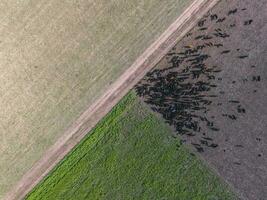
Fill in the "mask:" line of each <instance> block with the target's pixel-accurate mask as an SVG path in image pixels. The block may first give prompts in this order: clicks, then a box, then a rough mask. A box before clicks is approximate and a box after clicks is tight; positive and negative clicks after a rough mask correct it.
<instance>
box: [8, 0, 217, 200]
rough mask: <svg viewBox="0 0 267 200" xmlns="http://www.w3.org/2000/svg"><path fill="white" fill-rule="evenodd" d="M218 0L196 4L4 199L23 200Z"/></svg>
mask: <svg viewBox="0 0 267 200" xmlns="http://www.w3.org/2000/svg"><path fill="white" fill-rule="evenodd" d="M217 2H218V0H201V1H200V0H196V1H195V2H194V3H193V4H192V5H191V6H190V7H189V8H188V9H187V10H186V11H185V12H184V13H183V14H182V15H181V16H180V17H179V18H178V19H177V20H176V21H175V22H174V23H173V24H172V25H171V26H170V27H169V28H168V29H167V30H166V31H165V32H164V33H163V34H162V35H161V36H160V37H159V39H158V40H157V41H156V42H154V43H153V44H152V45H151V46H150V47H149V48H148V49H147V50H146V51H145V52H144V53H143V54H142V55H141V56H140V57H139V58H138V59H137V60H136V61H135V62H134V63H133V65H132V66H131V67H130V68H129V69H128V70H126V71H125V73H124V74H123V75H122V76H121V77H120V78H119V79H118V80H117V81H116V82H115V83H114V84H113V85H111V87H110V88H109V89H108V90H107V91H106V93H105V94H104V95H103V96H102V97H101V98H99V99H98V100H97V101H96V102H95V103H94V104H93V105H92V106H90V107H89V108H88V109H87V110H86V111H85V112H84V113H83V114H82V115H81V116H80V117H79V118H78V119H77V121H76V122H74V123H73V125H72V126H71V127H70V128H69V129H68V130H67V131H66V132H65V133H64V134H63V135H62V137H61V138H60V139H59V140H58V141H57V142H56V143H55V144H54V145H53V146H52V147H51V148H50V149H49V150H48V151H47V152H46V153H45V154H44V156H43V157H42V159H41V160H39V161H38V162H37V163H36V164H35V165H34V166H33V167H32V168H31V170H29V172H28V173H26V174H25V175H24V177H23V178H22V179H21V180H20V181H19V182H18V184H17V185H16V186H15V187H14V188H13V189H12V190H11V191H10V192H9V193H8V194H7V195H6V196H5V198H4V199H9V200H10V199H22V198H23V197H24V196H25V195H26V194H27V193H28V192H29V191H30V190H31V189H32V188H33V187H34V186H35V185H36V184H38V182H39V181H40V180H42V178H43V177H44V176H46V175H47V174H48V173H49V171H50V170H51V169H52V168H53V167H54V166H55V165H56V164H57V163H58V162H59V161H60V160H61V159H62V158H64V156H65V155H66V154H67V153H68V152H70V150H71V149H72V148H73V147H74V146H75V145H76V144H77V143H78V142H79V141H81V139H82V138H83V137H84V136H85V135H86V134H87V133H88V132H89V131H90V130H91V129H92V128H93V127H94V126H95V125H96V124H97V122H98V121H99V120H101V118H102V117H104V116H105V115H106V114H107V113H108V112H109V111H110V110H111V109H112V107H113V106H114V105H115V104H116V103H117V102H118V101H119V100H120V99H121V98H122V97H123V96H124V95H125V94H126V93H127V92H128V91H129V90H130V89H131V88H132V87H133V86H134V85H135V84H136V83H137V82H138V81H139V80H140V79H141V78H142V77H143V76H144V75H145V74H146V73H147V72H148V71H149V70H150V69H151V68H153V67H154V66H155V64H156V63H157V62H159V61H160V59H161V58H162V57H163V56H164V55H165V54H166V53H167V52H168V50H169V49H170V48H171V47H172V46H173V45H174V44H175V43H176V42H177V41H178V40H180V39H181V38H182V37H183V36H184V35H185V34H186V33H187V32H188V31H189V30H190V29H191V28H192V27H193V25H194V24H195V23H196V21H197V20H198V19H200V18H201V17H202V16H203V15H204V14H205V13H206V12H207V11H208V10H209V9H210V8H211V7H213V6H214V5H215V4H216V3H217Z"/></svg>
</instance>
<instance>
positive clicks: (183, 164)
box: [27, 92, 235, 200]
mask: <svg viewBox="0 0 267 200" xmlns="http://www.w3.org/2000/svg"><path fill="white" fill-rule="evenodd" d="M27 199H28V200H37V199H49V200H51V199H57V200H58V199H64V200H68V199H70V200H73V199H75V200H80V199H81V200H82V199H94V200H95V199H116V200H118V199H123V200H126V199H168V200H169V199H179V200H202V199H203V200H219V199H222V200H227V199H235V197H234V195H233V194H232V193H231V192H230V191H229V190H228V189H227V186H225V185H224V184H223V183H221V182H220V180H219V178H218V177H216V176H215V175H214V174H213V173H211V172H210V171H209V170H208V169H207V167H205V166H204V165H203V164H202V163H201V161H200V160H199V159H198V158H197V157H195V156H193V155H191V154H190V151H189V150H188V149H186V148H185V147H184V146H181V145H180V143H179V140H178V139H174V138H173V137H171V129H170V128H169V127H168V126H167V125H166V124H164V122H163V121H162V120H161V119H159V118H157V117H156V116H155V115H154V114H153V113H151V112H150V110H149V109H148V108H147V107H145V105H144V104H143V103H142V102H140V101H139V100H138V99H137V98H136V96H135V94H134V93H133V92H132V93H130V94H129V95H127V96H126V97H125V98H124V99H123V100H122V101H121V102H120V103H119V104H118V105H117V106H116V107H115V108H114V109H113V110H112V112H110V113H109V114H108V115H107V116H106V117H105V118H104V119H103V120H102V121H101V122H100V123H99V124H98V125H97V126H96V128H95V129H94V130H92V131H91V133H90V134H88V136H87V137H86V138H85V139H84V140H83V141H82V142H81V143H80V144H79V145H78V146H77V147H76V148H75V149H74V150H73V151H72V152H71V153H70V154H69V155H68V156H66V158H65V159H64V160H62V162H61V163H60V164H59V165H58V166H57V167H56V168H55V169H54V170H53V171H52V172H51V173H50V174H49V176H48V177H46V179H45V180H43V181H42V182H41V183H40V184H39V185H38V186H37V187H36V188H35V189H34V190H33V191H32V192H31V193H30V194H29V195H28V197H27Z"/></svg>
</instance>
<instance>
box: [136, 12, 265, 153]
mask: <svg viewBox="0 0 267 200" xmlns="http://www.w3.org/2000/svg"><path fill="white" fill-rule="evenodd" d="M245 10H246V8H243V9H239V10H238V9H237V8H235V9H232V10H230V11H229V12H228V13H226V15H225V16H223V17H219V15H217V14H208V15H206V16H205V17H204V18H203V19H201V20H200V21H199V22H198V24H197V26H196V27H195V28H194V29H193V30H192V31H191V32H189V33H188V34H187V35H186V36H185V38H184V39H183V40H184V43H189V44H190V45H183V46H181V45H180V46H179V44H180V43H179V44H178V45H177V46H175V47H174V48H173V49H172V50H171V51H170V52H169V53H168V54H167V55H166V56H165V58H164V59H163V60H162V61H161V62H160V63H159V65H158V66H157V67H156V68H155V69H154V70H152V71H151V72H149V73H148V74H147V75H146V76H145V78H144V79H143V80H142V81H140V82H139V84H138V85H137V86H136V88H135V89H136V92H137V94H138V95H139V96H140V97H141V98H142V99H143V100H144V101H145V102H146V103H147V104H149V105H150V107H151V109H152V110H153V111H155V112H158V113H160V114H161V115H162V116H163V118H164V119H165V120H166V122H167V123H168V124H170V125H171V126H173V127H174V128H175V130H176V132H177V134H180V135H183V136H188V137H194V136H196V135H199V134H201V139H200V140H199V142H198V143H191V144H192V145H193V146H194V147H195V148H196V150H197V151H198V152H200V153H201V152H203V151H204V147H205V148H206V147H208V148H217V147H218V144H216V143H215V142H214V141H213V138H211V137H208V136H207V135H206V130H210V131H214V132H218V131H220V128H219V127H218V126H217V125H216V119H215V118H216V117H215V116H210V114H209V111H210V106H211V105H213V106H214V103H216V106H222V104H225V103H228V104H232V106H235V109H236V112H234V113H228V114H226V113H221V115H222V116H223V117H227V118H228V119H229V120H237V119H238V115H244V114H246V109H245V107H244V106H242V103H241V102H239V100H237V99H230V100H228V102H218V101H214V100H215V99H217V100H218V99H219V98H220V95H224V93H225V91H219V92H218V91H217V90H216V88H217V86H218V83H219V84H223V78H222V77H220V73H221V71H222V70H223V69H222V68H221V67H220V66H216V65H211V63H212V62H210V60H212V59H213V57H212V56H211V55H209V52H216V54H220V56H224V55H227V54H230V53H231V51H232V49H225V47H224V40H225V39H228V38H230V37H231V35H230V33H228V30H229V29H232V28H234V27H235V26H236V24H235V23H230V24H229V22H228V24H227V29H225V27H226V26H225V25H224V26H223V27H224V28H222V27H220V24H223V23H227V22H226V21H227V18H228V17H232V16H233V15H235V14H237V13H238V12H243V11H245ZM252 23H253V20H252V19H245V20H244V21H243V25H244V26H249V25H250V24H252ZM214 27H216V28H214ZM211 28H212V30H211ZM223 29H224V30H223ZM182 42H183V41H182ZM233 48H235V49H234V51H235V52H239V54H238V55H237V56H236V59H240V60H243V59H246V58H247V57H248V56H249V55H248V53H247V54H244V51H240V49H237V48H236V47H233ZM241 52H242V53H241ZM251 67H252V68H255V66H251ZM260 79H261V77H260V76H253V78H252V80H251V81H260ZM242 81H244V82H246V81H250V80H248V79H247V78H243V79H242ZM232 84H235V81H233V82H232ZM254 92H257V91H256V90H255V91H254ZM182 142H183V140H182ZM184 142H186V140H185V141H184Z"/></svg>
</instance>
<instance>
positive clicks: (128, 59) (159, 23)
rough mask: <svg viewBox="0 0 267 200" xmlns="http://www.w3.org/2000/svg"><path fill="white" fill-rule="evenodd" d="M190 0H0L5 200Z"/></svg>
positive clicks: (0, 175) (1, 187)
mask: <svg viewBox="0 0 267 200" xmlns="http://www.w3.org/2000/svg"><path fill="white" fill-rule="evenodd" d="M190 3H192V0H169V1H161V0H141V1H140V0H138V1H137V0H133V1H125V0H116V1H114V0H100V1H97V0H88V1H85V0H69V1H60V0H39V1H34V0H23V1H19V0H1V1H0V70H1V74H0V95H1V98H0V127H1V132H0V139H1V145H0V169H1V171H0V199H1V197H2V196H3V195H4V193H6V192H7V191H8V190H9V189H10V188H11V187H12V186H13V185H14V184H15V183H16V182H17V181H18V180H19V179H20V178H21V177H22V176H23V174H24V173H25V172H27V171H28V170H29V169H30V167H31V166H32V165H33V164H34V163H35V162H36V161H37V160H39V159H40V157H41V156H42V155H43V153H44V151H45V150H47V149H48V148H49V147H50V146H51V145H52V144H53V143H55V141H56V140H57V139H58V138H59V137H60V134H62V133H63V132H64V130H65V129H66V128H67V127H68V126H70V125H71V123H72V122H73V121H74V120H75V119H77V117H78V116H79V115H80V114H81V113H82V111H83V110H84V109H85V108H86V107H88V105H90V104H91V103H92V102H94V101H95V100H96V99H97V98H98V97H99V96H100V95H101V94H103V92H104V91H105V90H106V89H107V87H108V86H109V85H110V84H111V83H112V82H113V81H114V80H115V79H116V78H117V77H118V76H119V75H120V74H122V72H123V71H124V70H125V69H127V68H128V67H129V66H130V65H131V64H132V63H133V61H134V60H135V59H136V58H137V57H138V56H139V55H140V54H141V53H142V52H143V51H144V50H145V49H146V47H148V46H149V44H151V43H152V42H153V41H155V39H156V38H157V37H158V36H159V35H160V34H161V33H162V32H163V31H164V30H165V29H166V28H167V27H168V26H169V25H170V24H171V23H172V22H173V21H174V20H175V19H176V18H177V17H178V16H179V15H180V14H181V13H182V11H183V10H184V9H185V8H186V7H187V6H188V5H189V4H190Z"/></svg>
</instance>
